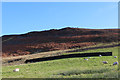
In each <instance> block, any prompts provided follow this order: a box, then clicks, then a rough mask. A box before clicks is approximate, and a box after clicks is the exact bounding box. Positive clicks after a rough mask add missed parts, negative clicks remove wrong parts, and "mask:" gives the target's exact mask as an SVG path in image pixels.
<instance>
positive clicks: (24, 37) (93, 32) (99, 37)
mask: <svg viewBox="0 0 120 80" xmlns="http://www.w3.org/2000/svg"><path fill="white" fill-rule="evenodd" d="M119 33H120V29H81V28H70V27H67V28H62V29H58V30H57V29H51V30H46V31H34V32H29V33H26V34H20V35H4V36H2V51H3V54H2V56H3V57H8V56H19V55H27V54H34V53H38V52H46V51H54V50H64V49H71V48H76V47H84V46H91V45H96V44H98V43H111V42H117V41H120V38H119V37H118V36H119Z"/></svg>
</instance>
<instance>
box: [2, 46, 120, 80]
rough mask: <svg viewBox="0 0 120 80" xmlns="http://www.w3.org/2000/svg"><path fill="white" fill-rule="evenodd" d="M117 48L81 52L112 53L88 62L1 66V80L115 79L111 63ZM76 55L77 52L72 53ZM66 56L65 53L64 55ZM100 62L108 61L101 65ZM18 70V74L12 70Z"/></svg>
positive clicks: (115, 67) (74, 61)
mask: <svg viewBox="0 0 120 80" xmlns="http://www.w3.org/2000/svg"><path fill="white" fill-rule="evenodd" d="M118 48H119V47H113V48H104V49H95V50H88V51H83V52H84V53H87V52H113V56H102V57H91V58H90V59H89V60H88V61H85V60H84V58H87V57H83V58H67V59H59V60H51V61H44V62H37V63H30V64H23V65H14V66H3V68H2V77H3V78H117V77H118V72H120V70H118V66H117V65H115V66H113V65H112V64H113V62H115V61H118V58H114V56H118ZM83 52H80V53H83ZM74 53H78V52H73V53H72V54H74ZM65 54H66V53H65ZM102 61H108V64H103V63H102ZM15 68H20V71H19V72H13V69H15Z"/></svg>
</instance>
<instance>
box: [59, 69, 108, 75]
mask: <svg viewBox="0 0 120 80" xmlns="http://www.w3.org/2000/svg"><path fill="white" fill-rule="evenodd" d="M107 71H110V69H98V70H94V69H91V70H71V71H65V72H61V73H58V74H57V75H62V76H70V75H80V74H95V73H105V72H107Z"/></svg>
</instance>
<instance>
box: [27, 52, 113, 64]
mask: <svg viewBox="0 0 120 80" xmlns="http://www.w3.org/2000/svg"><path fill="white" fill-rule="evenodd" d="M99 55H102V56H112V52H96V53H82V54H69V55H60V56H53V57H44V58H36V59H30V60H26V61H25V63H33V62H41V61H49V60H57V59H64V58H77V57H91V56H99Z"/></svg>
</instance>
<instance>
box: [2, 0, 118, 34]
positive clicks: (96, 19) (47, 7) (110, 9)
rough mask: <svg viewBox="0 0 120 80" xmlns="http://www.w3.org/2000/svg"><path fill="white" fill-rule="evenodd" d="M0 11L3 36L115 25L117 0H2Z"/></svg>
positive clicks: (116, 23) (106, 27)
mask: <svg viewBox="0 0 120 80" xmlns="http://www.w3.org/2000/svg"><path fill="white" fill-rule="evenodd" d="M2 14H3V16H2V19H3V20H2V26H3V27H2V35H10V34H24V33H27V32H31V31H43V30H49V29H60V28H64V27H78V28H89V29H109V28H118V7H117V2H89V3H87V2H72V3H70V2H67V3H65V2H59V3H57V2H50V3H49V2H45V3H44V2H31V3H29V2H19V3H15V2H14V3H13V2H10V3H6V2H3V4H2ZM11 26H12V27H11ZM16 26H17V27H16Z"/></svg>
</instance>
